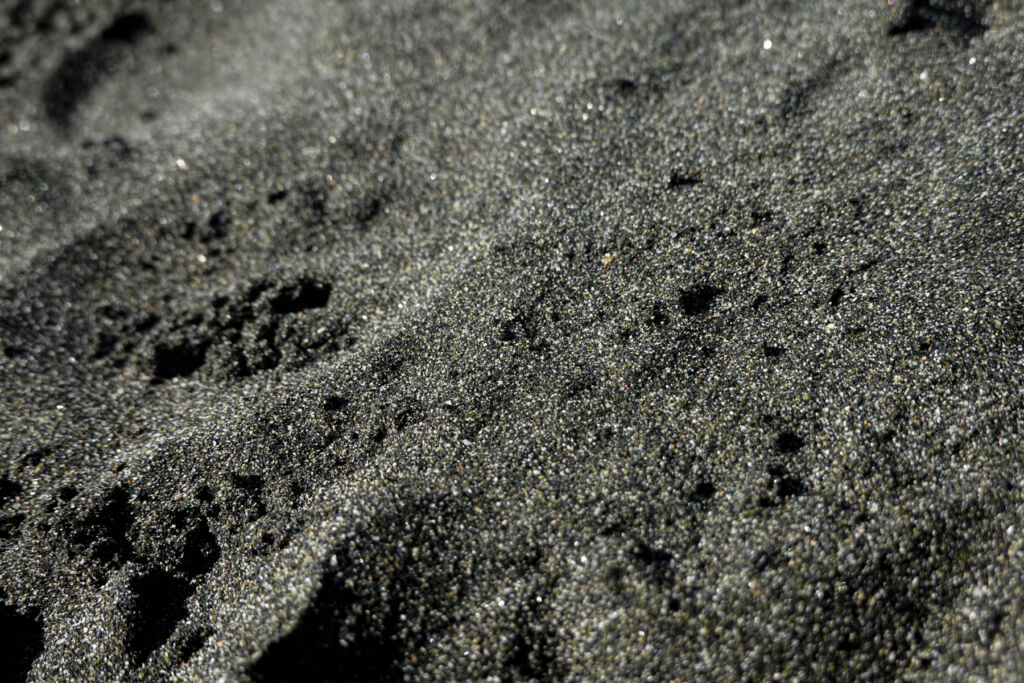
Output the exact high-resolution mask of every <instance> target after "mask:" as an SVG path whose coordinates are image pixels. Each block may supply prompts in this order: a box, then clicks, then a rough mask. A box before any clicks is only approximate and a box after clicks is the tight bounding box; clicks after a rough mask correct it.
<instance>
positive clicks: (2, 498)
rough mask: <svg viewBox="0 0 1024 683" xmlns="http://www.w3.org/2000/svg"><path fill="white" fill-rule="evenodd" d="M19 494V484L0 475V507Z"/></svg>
mask: <svg viewBox="0 0 1024 683" xmlns="http://www.w3.org/2000/svg"><path fill="white" fill-rule="evenodd" d="M19 495H21V484H19V483H18V482H16V481H11V480H10V479H8V478H7V477H0V508H2V507H3V506H4V505H6V504H7V503H8V501H11V500H13V499H14V498H17V497H18V496H19Z"/></svg>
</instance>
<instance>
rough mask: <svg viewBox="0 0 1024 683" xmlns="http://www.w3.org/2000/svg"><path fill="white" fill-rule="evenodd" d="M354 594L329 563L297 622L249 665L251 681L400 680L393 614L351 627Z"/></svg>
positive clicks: (399, 644)
mask: <svg viewBox="0 0 1024 683" xmlns="http://www.w3.org/2000/svg"><path fill="white" fill-rule="evenodd" d="M358 602H359V600H358V596H356V594H355V593H354V592H353V591H352V590H351V589H349V588H348V587H346V586H345V585H344V583H343V581H342V578H341V577H340V576H338V575H337V573H336V572H335V571H334V570H332V569H327V570H326V571H325V572H324V574H323V578H322V582H321V586H320V590H319V591H318V592H317V595H316V598H315V599H314V600H313V603H312V604H311V605H310V606H309V607H308V608H307V609H306V611H305V613H304V614H303V615H302V617H301V618H300V619H299V622H298V623H297V624H296V625H295V626H294V627H293V628H292V629H291V631H290V632H289V633H287V634H286V635H285V636H284V637H282V638H281V639H280V640H278V641H277V642H275V643H272V644H271V645H270V646H269V647H268V648H267V649H266V651H265V652H264V654H263V656H262V657H260V659H259V661H257V662H256V663H255V664H254V665H253V666H252V667H251V668H250V669H249V672H248V673H249V675H250V676H251V677H252V679H253V680H255V681H316V682H317V683H320V682H321V681H386V680H400V679H401V676H400V673H399V670H398V663H399V662H400V661H401V658H402V657H401V655H402V647H401V643H400V641H399V640H398V639H397V630H398V624H397V615H394V614H389V615H388V616H387V617H385V619H384V621H383V623H382V624H380V625H371V624H369V623H367V624H363V625H361V627H360V626H359V625H357V626H356V627H349V626H348V625H347V623H346V622H347V619H348V617H349V613H350V612H352V611H353V608H354V607H355V606H356V605H357V604H358Z"/></svg>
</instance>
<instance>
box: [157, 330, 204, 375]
mask: <svg viewBox="0 0 1024 683" xmlns="http://www.w3.org/2000/svg"><path fill="white" fill-rule="evenodd" d="M208 347H209V342H208V341H206V340H199V341H194V340H184V341H181V342H179V343H177V344H158V345H157V347H156V348H155V349H154V351H153V378H154V380H155V381H158V382H159V381H163V380H169V379H174V378H175V377H189V376H191V375H193V374H195V372H196V371H197V370H199V368H201V367H203V363H205V362H206V350H207V348H208Z"/></svg>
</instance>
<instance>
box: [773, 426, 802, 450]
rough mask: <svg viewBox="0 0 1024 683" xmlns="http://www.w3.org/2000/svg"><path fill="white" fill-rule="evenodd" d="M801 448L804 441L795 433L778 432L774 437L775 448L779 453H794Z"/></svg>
mask: <svg viewBox="0 0 1024 683" xmlns="http://www.w3.org/2000/svg"><path fill="white" fill-rule="evenodd" d="M803 447H804V440H803V439H802V438H800V437H799V436H798V435H797V434H796V432H790V431H785V432H780V433H779V435H778V436H776V437H775V448H776V449H778V451H779V453H796V452H797V451H798V450H800V449H801V448H803Z"/></svg>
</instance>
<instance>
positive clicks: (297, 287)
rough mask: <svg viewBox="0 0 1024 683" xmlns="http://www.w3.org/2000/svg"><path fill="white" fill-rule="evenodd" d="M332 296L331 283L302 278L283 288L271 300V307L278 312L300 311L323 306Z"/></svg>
mask: <svg viewBox="0 0 1024 683" xmlns="http://www.w3.org/2000/svg"><path fill="white" fill-rule="evenodd" d="M330 298H331V285H330V283H327V282H315V281H313V280H306V279H302V280H299V281H298V282H297V283H295V284H293V285H290V286H288V287H285V288H284V289H283V290H281V293H280V294H278V295H277V296H275V297H274V299H273V300H272V301H271V302H270V307H271V309H272V310H273V311H274V313H278V314H287V313H298V312H300V311H305V310H309V309H311V308H323V307H324V306H326V305H327V302H328V300H330Z"/></svg>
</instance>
